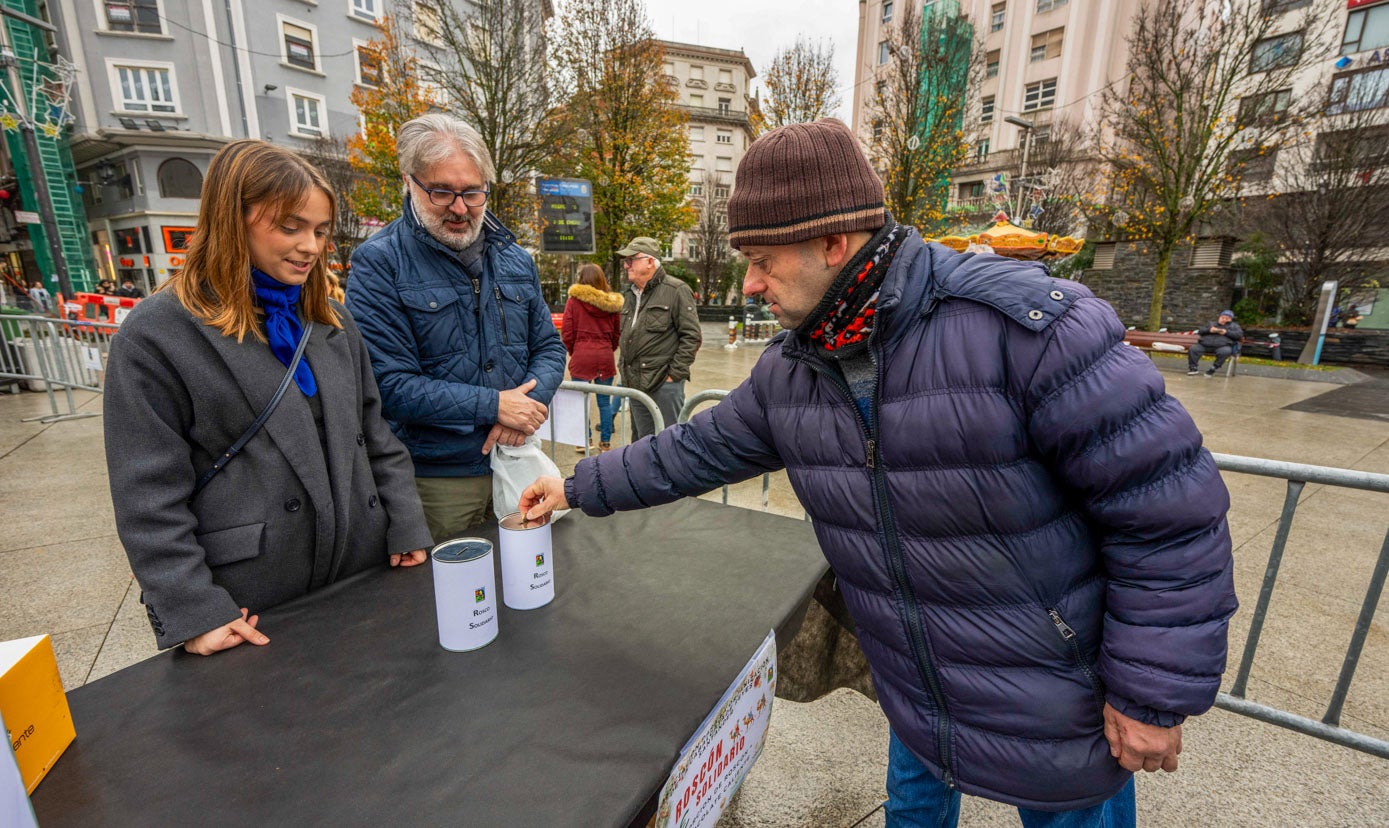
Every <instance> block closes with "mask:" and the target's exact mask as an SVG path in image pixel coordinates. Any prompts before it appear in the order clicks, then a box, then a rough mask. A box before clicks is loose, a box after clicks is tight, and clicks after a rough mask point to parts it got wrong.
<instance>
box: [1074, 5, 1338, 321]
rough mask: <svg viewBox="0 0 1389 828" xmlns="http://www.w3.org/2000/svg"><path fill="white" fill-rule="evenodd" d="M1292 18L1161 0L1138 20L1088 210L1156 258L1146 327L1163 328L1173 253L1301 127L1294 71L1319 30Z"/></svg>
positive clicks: (1109, 96)
mask: <svg viewBox="0 0 1389 828" xmlns="http://www.w3.org/2000/svg"><path fill="white" fill-rule="evenodd" d="M1287 17H1288V16H1287V15H1286V14H1285V13H1284V12H1283V10H1282V7H1280V6H1275V5H1273V4H1270V3H1260V2H1255V1H1254V0H1241V2H1235V3H1231V2H1229V0H1156V2H1153V3H1151V4H1148V5H1144V6H1143V7H1142V8H1141V9H1140V10H1139V12H1138V15H1137V17H1136V18H1135V20H1134V24H1133V30H1132V33H1131V34H1130V36H1129V38H1128V45H1129V61H1128V70H1129V76H1128V78H1127V82H1126V83H1116V84H1114V85H1112V86H1110V87H1109V88H1108V89H1107V90H1106V91H1105V93H1104V98H1103V102H1102V104H1101V113H1102V117H1101V119H1100V123H1101V125H1102V126H1101V129H1102V132H1101V135H1100V144H1099V146H1100V154H1101V157H1102V159H1103V161H1104V162H1105V164H1106V166H1107V167H1108V169H1109V171H1110V179H1111V182H1112V191H1111V192H1110V194H1109V195H1108V196H1107V198H1106V199H1105V201H1104V203H1103V204H1102V205H1100V206H1099V207H1098V208H1097V209H1096V210H1095V212H1096V213H1097V214H1098V216H1100V217H1104V218H1108V220H1109V223H1110V225H1111V226H1112V227H1113V228H1114V230H1115V232H1116V234H1117V235H1121V236H1122V237H1124V238H1126V239H1129V240H1136V241H1142V242H1146V243H1147V244H1149V245H1151V246H1152V247H1153V248H1155V249H1156V252H1157V264H1156V267H1155V268H1154V273H1153V292H1152V298H1151V300H1150V302H1149V308H1148V318H1147V321H1146V326H1147V328H1148V329H1149V330H1154V331H1156V330H1158V329H1159V328H1161V327H1162V326H1163V325H1164V324H1165V320H1164V318H1163V312H1162V306H1163V294H1164V292H1165V291H1166V287H1167V273H1168V270H1169V268H1170V266H1171V263H1172V254H1173V253H1174V252H1175V250H1176V248H1177V246H1178V245H1179V244H1181V243H1182V242H1183V241H1185V240H1187V239H1190V238H1191V237H1192V236H1193V234H1194V232H1195V231H1196V228H1198V227H1201V226H1203V225H1205V224H1208V223H1210V222H1211V221H1212V220H1214V219H1215V218H1217V217H1218V216H1219V214H1220V212H1221V210H1222V209H1224V208H1226V207H1227V206H1232V205H1233V199H1234V198H1235V197H1236V196H1238V195H1239V191H1240V185H1241V182H1242V181H1243V179H1244V176H1245V173H1246V171H1247V170H1248V168H1249V167H1250V166H1251V164H1253V163H1257V159H1258V158H1259V157H1260V156H1263V155H1266V154H1267V153H1269V152H1272V151H1273V150H1275V149H1276V148H1277V146H1278V145H1279V143H1280V142H1281V141H1283V140H1284V138H1285V137H1286V135H1287V134H1288V132H1289V131H1290V130H1291V129H1292V128H1293V126H1294V125H1295V124H1296V123H1297V122H1298V121H1299V120H1300V116H1299V114H1298V111H1299V107H1298V106H1295V105H1293V104H1292V101H1291V97H1292V95H1291V87H1292V79H1293V74H1294V73H1295V71H1296V69H1297V67H1298V65H1299V63H1300V62H1301V60H1302V58H1303V56H1304V53H1305V52H1306V51H1307V50H1310V49H1314V48H1318V44H1319V42H1320V41H1321V40H1322V33H1323V32H1324V31H1325V29H1324V25H1322V24H1318V23H1317V21H1316V18H1315V17H1314V16H1313V10H1312V9H1308V10H1307V11H1306V12H1305V14H1304V15H1303V16H1302V19H1301V20H1300V21H1294V20H1290V19H1287ZM1299 24H1300V25H1299ZM1280 33H1285V34H1280Z"/></svg>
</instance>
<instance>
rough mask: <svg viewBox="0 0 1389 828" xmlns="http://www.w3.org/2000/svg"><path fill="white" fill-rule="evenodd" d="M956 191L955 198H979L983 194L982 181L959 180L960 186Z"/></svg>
mask: <svg viewBox="0 0 1389 828" xmlns="http://www.w3.org/2000/svg"><path fill="white" fill-rule="evenodd" d="M957 192H958V195H957V196H956V198H959V199H966V198H979V197H980V196H982V195H983V194H984V182H982V181H962V182H960V188H959V190H958V191H957Z"/></svg>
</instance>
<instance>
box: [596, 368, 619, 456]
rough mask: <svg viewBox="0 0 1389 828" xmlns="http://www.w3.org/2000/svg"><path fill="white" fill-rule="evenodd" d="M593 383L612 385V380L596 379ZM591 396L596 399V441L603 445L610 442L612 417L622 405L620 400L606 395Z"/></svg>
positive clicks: (610, 378) (609, 378)
mask: <svg viewBox="0 0 1389 828" xmlns="http://www.w3.org/2000/svg"><path fill="white" fill-rule="evenodd" d="M593 382H594V383H595V384H597V385H612V384H613V378H612V377H608V378H607V379H596V380H594V381H593ZM593 396H594V397H597V398H598V439H599V440H601V441H602V442H604V443H608V442H611V441H612V438H613V416H614V415H616V414H617V408H618V406H619V405H620V404H621V403H622V398H621V397H613V396H609V395H606V394H594V395H593Z"/></svg>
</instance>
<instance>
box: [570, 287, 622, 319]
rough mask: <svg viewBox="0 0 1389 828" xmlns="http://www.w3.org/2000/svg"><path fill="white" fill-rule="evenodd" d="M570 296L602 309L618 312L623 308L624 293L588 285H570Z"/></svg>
mask: <svg viewBox="0 0 1389 828" xmlns="http://www.w3.org/2000/svg"><path fill="white" fill-rule="evenodd" d="M569 296H570V298H572V299H578V300H579V301H580V302H583V303H584V304H587V305H592V306H593V307H595V308H597V309H598V310H600V311H607V312H608V313H618V312H620V311H621V310H622V294H620V293H609V292H608V291H605V290H599V289H598V288H595V287H589V286H588V285H570V287H569Z"/></svg>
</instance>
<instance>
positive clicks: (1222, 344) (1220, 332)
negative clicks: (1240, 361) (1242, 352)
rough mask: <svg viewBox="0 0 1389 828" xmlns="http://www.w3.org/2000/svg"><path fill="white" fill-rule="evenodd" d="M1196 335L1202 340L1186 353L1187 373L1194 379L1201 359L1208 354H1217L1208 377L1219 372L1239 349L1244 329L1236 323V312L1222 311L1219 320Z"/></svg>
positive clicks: (1208, 370) (1207, 373)
mask: <svg viewBox="0 0 1389 828" xmlns="http://www.w3.org/2000/svg"><path fill="white" fill-rule="evenodd" d="M1196 333H1198V334H1200V335H1201V338H1200V339H1199V340H1197V341H1196V344H1195V345H1192V346H1191V350H1189V351H1187V352H1186V373H1187V376H1192V377H1194V376H1196V374H1197V368H1198V366H1199V365H1200V363H1201V357H1202V356H1203V355H1205V354H1208V353H1211V354H1215V365H1214V366H1213V367H1211V368H1208V369H1206V376H1208V377H1209V376H1211V375H1213V374H1214V373H1215V372H1216V371H1219V370H1220V367H1221V366H1222V365H1224V364H1225V360H1227V359H1229V358H1230V355H1231V354H1233V353H1234V352H1235V349H1236V348H1238V347H1239V341H1240V340H1241V339H1243V338H1244V329H1243V328H1241V327H1240V326H1239V323H1238V322H1236V321H1235V312H1234V311H1232V310H1223V311H1221V312H1220V318H1219V319H1217V320H1216V321H1215V322H1212V323H1211V324H1209V325H1207V326H1205V327H1204V328H1200V329H1198V330H1197V331H1196Z"/></svg>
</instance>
